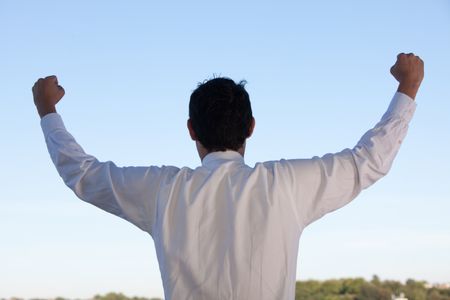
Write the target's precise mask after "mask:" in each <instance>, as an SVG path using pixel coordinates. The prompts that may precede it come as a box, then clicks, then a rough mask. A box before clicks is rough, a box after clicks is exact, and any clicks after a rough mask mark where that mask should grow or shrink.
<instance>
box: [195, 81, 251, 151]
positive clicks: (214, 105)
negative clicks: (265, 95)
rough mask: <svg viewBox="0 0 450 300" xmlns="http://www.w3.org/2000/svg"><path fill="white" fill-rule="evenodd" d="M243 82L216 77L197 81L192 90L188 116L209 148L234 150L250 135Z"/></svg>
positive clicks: (198, 137) (247, 97)
mask: <svg viewBox="0 0 450 300" xmlns="http://www.w3.org/2000/svg"><path fill="white" fill-rule="evenodd" d="M245 84H246V82H245V81H240V82H239V83H238V84H236V83H235V82H234V81H233V80H231V79H229V78H224V77H219V78H214V79H211V80H208V81H205V82H204V83H201V84H199V86H198V87H197V89H195V90H194V92H193V93H192V95H191V99H190V102H189V118H190V120H191V124H192V128H193V129H194V131H195V134H196V135H197V139H198V141H199V142H200V143H201V144H202V145H203V147H205V148H206V149H207V150H208V151H225V150H235V151H237V150H238V149H239V148H240V147H242V145H243V144H244V142H245V139H246V138H247V137H249V133H250V127H251V123H252V119H253V115H252V109H251V105H250V98H249V95H248V93H247V91H246V90H245Z"/></svg>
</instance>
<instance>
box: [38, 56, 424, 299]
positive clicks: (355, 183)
mask: <svg viewBox="0 0 450 300" xmlns="http://www.w3.org/2000/svg"><path fill="white" fill-rule="evenodd" d="M391 73H392V75H393V76H394V77H395V78H396V79H397V80H398V82H399V86H398V90H397V92H396V93H395V94H394V97H393V99H392V101H391V103H390V105H389V108H388V110H387V112H386V113H385V114H384V115H383V117H382V118H381V121H380V122H379V123H378V124H376V125H375V127H374V128H373V129H371V130H369V131H368V132H367V133H366V134H364V136H363V137H362V138H361V139H360V141H359V142H358V143H357V145H356V146H355V147H354V148H353V149H345V150H343V151H341V152H339V153H335V154H326V155H324V156H323V157H313V158H312V159H294V160H283V159H282V160H280V161H269V162H264V163H257V164H256V165H255V167H253V168H252V167H249V166H247V165H246V164H245V163H244V153H245V140H246V139H247V138H248V137H250V136H251V134H252V132H253V129H254V127H255V120H254V118H253V116H252V111H251V106H250V100H249V96H248V94H247V92H246V91H245V88H244V83H243V82H241V83H239V84H236V83H234V82H233V81H232V80H229V79H226V78H216V79H212V80H210V81H208V82H205V83H203V84H201V85H199V87H198V88H197V89H196V90H195V91H194V92H193V93H192V95H191V99H190V103H189V120H188V124H187V126H188V129H189V134H190V136H191V138H192V139H193V140H194V141H195V143H196V147H197V149H198V153H199V156H200V159H201V161H202V165H201V166H200V167H198V168H196V169H195V170H192V169H190V168H187V167H184V168H181V169H180V168H177V167H172V166H162V167H156V166H151V167H124V168H119V167H117V166H116V165H114V163H112V162H109V161H108V162H99V161H98V160H97V159H96V158H95V157H93V156H91V155H88V154H86V153H85V152H84V151H83V149H82V148H81V147H80V146H79V145H78V144H77V143H76V141H75V140H74V138H73V137H72V135H70V134H69V133H68V132H67V131H66V129H65V127H64V124H63V122H62V119H61V117H60V115H59V114H57V113H56V109H55V105H56V104H57V103H58V101H59V100H60V99H61V98H62V97H63V96H64V89H63V88H62V87H61V86H59V85H58V81H57V78H56V77H55V76H49V77H46V78H45V79H42V78H41V79H39V80H38V81H37V82H36V84H35V85H34V86H33V95H34V102H35V104H36V107H37V110H38V112H39V115H40V116H41V118H42V119H41V126H42V129H43V132H44V136H45V140H46V143H47V146H48V150H49V152H50V156H51V158H52V160H53V163H54V164H55V166H56V168H57V170H58V172H59V174H60V176H61V177H62V178H63V180H64V182H65V183H66V184H67V185H68V186H69V187H70V188H71V189H72V190H73V191H74V192H75V194H76V195H77V196H78V197H79V198H81V199H82V200H84V201H86V202H89V203H91V204H93V205H95V206H98V207H99V208H101V209H104V210H106V211H108V212H110V213H112V214H115V215H117V216H119V217H121V218H123V219H125V220H128V221H129V222H131V223H133V224H135V225H136V226H137V227H139V228H140V229H142V230H144V231H146V232H148V233H149V234H150V235H151V236H152V238H153V240H154V242H155V247H156V253H157V256H158V262H159V267H160V271H161V277H162V282H163V286H164V292H165V298H166V299H177V300H178V299H195V300H201V299H208V300H210V299H255V300H256V299H258V300H261V299H277V300H278V299H294V297H295V279H296V276H295V275H296V274H295V272H296V265H297V264H296V262H297V253H298V243H299V238H300V235H301V233H302V231H303V229H304V228H305V227H306V226H307V225H308V224H310V223H311V222H313V221H315V220H317V219H318V218H320V217H322V216H323V215H325V214H326V213H328V212H331V211H333V210H336V209H338V208H340V207H342V206H344V205H345V204H347V203H348V202H350V201H351V200H352V199H354V198H355V197H356V196H357V195H358V194H359V193H360V192H361V190H363V189H365V188H367V187H368V186H370V185H371V184H373V183H374V182H375V181H377V180H378V179H380V178H381V177H382V176H384V175H386V173H387V172H388V171H389V169H390V167H391V164H392V162H393V159H394V157H395V155H396V154H397V152H398V149H399V147H400V144H401V143H402V141H403V139H404V137H405V135H406V132H407V129H408V124H409V122H410V120H411V118H412V116H413V114H414V111H415V106H416V105H415V102H414V98H415V96H416V93H417V91H418V88H419V86H420V83H421V81H422V79H423V61H422V60H421V59H420V58H419V57H417V56H415V55H413V54H412V53H410V54H403V53H402V54H399V55H398V57H397V62H396V63H395V64H394V65H393V66H392V68H391Z"/></svg>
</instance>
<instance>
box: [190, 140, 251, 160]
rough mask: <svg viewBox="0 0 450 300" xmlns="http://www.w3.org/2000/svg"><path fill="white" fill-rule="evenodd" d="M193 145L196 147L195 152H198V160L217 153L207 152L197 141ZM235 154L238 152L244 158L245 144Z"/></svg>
mask: <svg viewBox="0 0 450 300" xmlns="http://www.w3.org/2000/svg"><path fill="white" fill-rule="evenodd" d="M195 144H196V146H197V152H198V156H200V160H203V158H205V156H206V155H208V154H209V153H212V152H217V151H209V150H208V149H206V148H205V147H203V145H202V144H201V143H200V142H198V141H197V142H196V143H195ZM230 150H231V149H230ZM231 151H236V150H231ZM236 152H238V153H239V154H240V155H241V156H242V157H244V154H245V142H244V144H243V145H242V147H241V148H239V149H238V150H237V151H236Z"/></svg>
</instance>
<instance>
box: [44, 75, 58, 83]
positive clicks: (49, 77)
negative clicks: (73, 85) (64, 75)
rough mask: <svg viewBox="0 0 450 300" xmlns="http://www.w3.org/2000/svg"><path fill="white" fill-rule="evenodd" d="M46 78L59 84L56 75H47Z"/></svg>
mask: <svg viewBox="0 0 450 300" xmlns="http://www.w3.org/2000/svg"><path fill="white" fill-rule="evenodd" d="M45 80H48V81H50V82H53V83H56V84H58V78H57V77H56V76H55V75H50V76H47V77H45Z"/></svg>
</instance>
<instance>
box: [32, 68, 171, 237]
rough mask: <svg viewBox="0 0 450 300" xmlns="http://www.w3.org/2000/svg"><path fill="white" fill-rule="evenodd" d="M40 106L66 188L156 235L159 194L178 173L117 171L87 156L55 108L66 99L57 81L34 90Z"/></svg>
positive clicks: (49, 80) (151, 169) (38, 84)
mask: <svg viewBox="0 0 450 300" xmlns="http://www.w3.org/2000/svg"><path fill="white" fill-rule="evenodd" d="M33 95H34V102H35V104H36V107H37V110H38V113H39V115H40V116H41V126H42V130H43V132H44V136H45V141H46V144H47V148H48V151H49V153H50V156H51V158H52V161H53V163H54V164H55V166H56V169H57V171H58V173H59V175H60V176H61V177H62V179H63V180H64V182H65V184H66V185H67V186H68V187H69V188H71V189H72V190H73V191H74V193H75V194H76V195H77V196H78V197H79V198H80V199H82V200H84V201H85V202H88V203H90V204H93V205H95V206H97V207H99V208H101V209H103V210H105V211H107V212H109V213H112V214H114V215H117V216H119V217H121V218H123V219H125V220H127V221H129V222H131V223H132V224H134V225H136V226H138V227H139V228H140V229H142V230H144V231H146V232H148V233H150V234H152V229H153V224H154V223H155V220H156V208H157V203H156V201H157V193H158V190H159V188H160V187H161V186H163V183H164V181H165V180H167V179H168V178H169V177H171V176H173V175H174V174H175V173H176V172H177V171H178V169H177V168H175V167H161V168H160V167H117V166H116V165H115V164H114V163H113V162H111V161H107V162H100V161H98V160H97V159H96V158H95V157H94V156H92V155H89V154H86V153H85V152H84V150H83V149H82V148H81V146H80V145H79V144H78V143H77V142H76V141H75V139H74V137H73V136H72V135H71V134H70V133H69V132H68V131H67V130H66V128H65V126H64V123H63V121H62V118H61V116H60V115H59V114H57V113H56V109H55V105H56V103H58V101H59V100H60V99H61V98H62V97H63V96H64V89H63V88H62V87H61V86H59V85H58V80H57V78H56V76H49V77H46V78H45V79H44V78H42V79H39V80H38V81H37V82H36V84H35V85H34V86H33Z"/></svg>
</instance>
